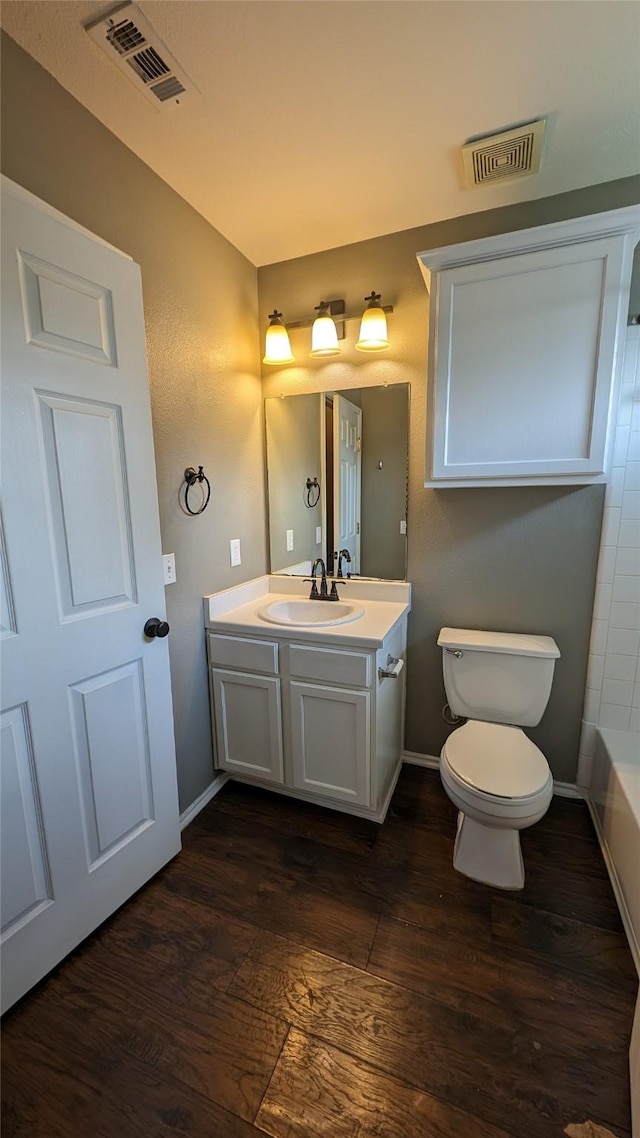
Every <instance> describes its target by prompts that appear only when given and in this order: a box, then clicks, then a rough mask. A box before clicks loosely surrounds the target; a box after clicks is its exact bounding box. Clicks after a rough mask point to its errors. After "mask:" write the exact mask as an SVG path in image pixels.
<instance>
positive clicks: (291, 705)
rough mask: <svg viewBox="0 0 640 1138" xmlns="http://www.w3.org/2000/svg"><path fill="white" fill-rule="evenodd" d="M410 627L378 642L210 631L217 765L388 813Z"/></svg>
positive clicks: (315, 796)
mask: <svg viewBox="0 0 640 1138" xmlns="http://www.w3.org/2000/svg"><path fill="white" fill-rule="evenodd" d="M406 628H407V621H406V616H404V617H403V618H402V619H401V620H400V621H399V622H398V623H397V624H396V625H395V626H394V627H393V628H391V629H390V631H389V633H388V634H387V635H386V636H385V638H384V641H383V644H382V647H379V648H378V647H362V646H357V645H351V644H343V643H341V644H336V643H333V642H331V640H330V639H329V641H328V642H327V640H326V638H324V639H322V638H319V637H318V638H314V639H311V638H309V639H308V640H305V639H303V638H302V635H300V637H299V638H296V639H291V638H286V639H285V638H280V637H273V636H269V635H268V634H265V636H264V637H258V636H256V635H252V636H250V637H249V636H236V635H232V634H230V633H226V632H225V633H221V632H217V631H209V632H208V634H207V646H208V647H207V651H208V657H209V677H210V690H211V710H212V719H213V734H214V740H215V750H216V765H217V766H218V767H220V768H222V770H225V771H228V772H229V774H231V775H232V776H233V777H234V778H237V779H241V780H242V781H246V782H253V783H258V784H261V785H269V786H270V787H272V788H273V789H279V790H280V791H282V792H283V793H285V794H290V795H294V796H296V797H299V798H303V799H305V800H307V801H313V802H318V803H320V804H322V805H325V806H333V807H334V808H336V809H339V810H345V811H349V812H352V813H357V814H361V815H363V816H365V817H370V818H373V819H375V820H378V821H382V819H383V818H384V815H385V813H386V809H387V806H388V803H389V799H390V797H391V793H392V791H393V787H394V785H395V781H396V778H397V774H398V771H399V767H400V762H401V753H402V746H403V735H404V692H405V673H404V658H405V651H406ZM388 672H390V673H391V674H390V675H386V674H385V673H388Z"/></svg>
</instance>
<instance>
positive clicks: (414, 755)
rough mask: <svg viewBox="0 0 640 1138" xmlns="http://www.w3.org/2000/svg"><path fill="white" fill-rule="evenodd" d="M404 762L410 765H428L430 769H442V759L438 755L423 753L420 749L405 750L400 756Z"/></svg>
mask: <svg viewBox="0 0 640 1138" xmlns="http://www.w3.org/2000/svg"><path fill="white" fill-rule="evenodd" d="M400 757H401V759H402V762H403V763H406V764H407V766H410V767H428V768H429V769H430V770H439V769H440V759H439V758H437V756H436V755H421V754H419V752H418V751H403V752H402V755H401V756H400Z"/></svg>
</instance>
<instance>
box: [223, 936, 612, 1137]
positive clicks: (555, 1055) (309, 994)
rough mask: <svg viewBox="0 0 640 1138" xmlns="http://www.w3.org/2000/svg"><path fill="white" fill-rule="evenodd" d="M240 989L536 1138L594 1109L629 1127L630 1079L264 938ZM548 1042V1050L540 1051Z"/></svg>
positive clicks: (368, 1059)
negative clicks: (583, 1063)
mask: <svg viewBox="0 0 640 1138" xmlns="http://www.w3.org/2000/svg"><path fill="white" fill-rule="evenodd" d="M230 992H231V993H233V994H234V995H237V996H238V997H240V998H242V999H245V1000H247V1002H249V1003H251V1004H254V1005H255V1006H257V1007H260V1008H267V1009H268V1010H269V1011H270V1012H271V1014H272V1015H274V1016H276V1017H278V1018H281V1019H286V1020H288V1021H289V1022H291V1023H292V1024H293V1025H294V1026H296V1027H298V1028H299V1029H300V1030H301V1031H304V1032H305V1033H307V1034H310V1035H314V1036H317V1037H319V1038H320V1039H322V1040H323V1041H324V1042H325V1043H328V1044H330V1045H332V1046H334V1047H338V1048H340V1049H341V1050H344V1051H347V1052H348V1053H349V1054H351V1055H352V1056H354V1057H356V1058H358V1059H359V1060H361V1061H363V1062H364V1063H369V1064H371V1065H372V1066H374V1067H376V1068H378V1069H380V1070H382V1071H384V1072H386V1073H387V1074H389V1075H391V1076H393V1077H394V1078H398V1079H400V1080H401V1081H403V1082H407V1083H408V1084H409V1085H411V1086H413V1087H414V1088H415V1089H416V1090H421V1091H424V1092H425V1093H427V1094H431V1095H434V1096H435V1097H437V1098H439V1099H441V1100H442V1101H445V1102H449V1103H451V1104H453V1105H455V1106H457V1107H458V1108H459V1109H461V1110H463V1111H467V1112H468V1113H470V1114H472V1115H477V1116H478V1117H479V1118H482V1119H483V1120H484V1121H485V1122H487V1123H489V1124H491V1125H494V1126H500V1125H502V1122H503V1120H504V1119H505V1118H509V1119H510V1120H511V1121H510V1126H511V1129H514V1130H515V1133H516V1134H517V1135H519V1136H520V1135H525V1134H526V1135H527V1136H528V1138H547V1136H548V1135H549V1127H550V1125H551V1124H554V1125H555V1124H557V1123H559V1122H560V1121H561V1120H562V1119H566V1120H571V1119H573V1118H574V1117H575V1115H576V1111H578V1112H581V1111H583V1110H586V1111H588V1117H590V1118H593V1119H594V1120H596V1121H599V1122H602V1123H603V1124H604V1123H607V1122H608V1123H609V1124H614V1125H616V1126H618V1127H619V1128H620V1132H622V1133H624V1132H626V1131H627V1130H628V1128H629V1107H628V1085H627V1079H626V1076H624V1077H617V1076H615V1075H614V1074H612V1073H611V1071H607V1072H606V1073H603V1072H602V1071H599V1070H597V1069H594V1068H592V1067H591V1068H588V1070H587V1069H586V1068H583V1067H582V1066H581V1064H580V1063H579V1062H578V1061H576V1060H574V1059H573V1058H571V1057H569V1058H568V1057H566V1056H564V1055H562V1054H561V1053H559V1052H558V1051H557V1050H555V1049H554V1048H553V1046H552V1045H551V1044H550V1042H549V1041H548V1040H547V1041H545V1043H544V1044H542V1043H540V1041H533V1040H532V1039H530V1038H527V1037H526V1035H524V1034H522V1033H520V1032H510V1031H505V1030H504V1029H502V1028H500V1027H498V1026H496V1025H495V1024H494V1023H493V1022H491V1021H490V1020H484V1019H480V1018H478V1017H475V1016H473V1015H470V1014H469V1013H468V1012H460V1011H459V1010H458V1009H454V1008H451V1007H448V1006H446V1005H444V1004H442V1003H440V1002H438V1001H437V1000H435V999H434V1000H432V999H429V998H426V997H424V996H420V995H418V994H417V993H416V992H410V991H408V990H407V989H405V988H401V987H399V986H397V985H395V984H391V983H389V982H387V981H384V980H379V979H377V978H376V977H373V976H371V975H369V974H366V973H363V972H362V971H360V970H359V969H356V968H353V967H351V966H349V965H345V964H342V963H340V962H338V961H335V960H332V959H330V958H329V957H326V956H322V955H320V954H319V953H315V952H310V951H308V950H305V949H302V948H300V947H299V946H297V945H294V944H291V943H290V942H287V941H286V940H284V938H282V937H276V936H273V935H272V934H270V933H261V934H260V935H259V936H258V937H257V938H256V940H255V942H254V944H253V946H252V948H251V950H250V952H249V954H248V956H247V958H246V959H245V961H244V963H243V964H242V966H241V968H240V970H239V972H238V974H237V976H236V978H235V980H234V981H233V984H232V985H231V988H230ZM535 1043H538V1046H537V1047H536V1046H535Z"/></svg>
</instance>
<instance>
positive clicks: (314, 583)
mask: <svg viewBox="0 0 640 1138" xmlns="http://www.w3.org/2000/svg"><path fill="white" fill-rule="evenodd" d="M304 580H305V581H309V582H310V583H311V592H310V593H309V600H313V599H314V598H317V597H318V583H317V581H316V579H315V577H305V578H304Z"/></svg>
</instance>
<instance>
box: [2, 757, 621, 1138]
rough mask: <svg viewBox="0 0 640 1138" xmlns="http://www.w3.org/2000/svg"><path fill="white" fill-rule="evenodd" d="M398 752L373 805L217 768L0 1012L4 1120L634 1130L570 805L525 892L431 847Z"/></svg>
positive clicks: (520, 1131)
mask: <svg viewBox="0 0 640 1138" xmlns="http://www.w3.org/2000/svg"><path fill="white" fill-rule="evenodd" d="M454 823H455V811H454V810H453V808H452V806H451V804H450V803H449V801H448V799H447V798H446V797H445V796H444V794H443V792H442V790H441V787H440V784H439V780H438V777H437V774H435V773H434V772H430V771H422V770H418V769H415V768H409V769H407V768H405V769H404V771H403V773H402V776H401V780H400V783H399V786H398V789H397V791H396V793H395V796H394V799H393V803H392V808H391V811H390V814H389V817H388V819H387V822H386V823H385V825H384V826H383V827H381V828H380V827H378V826H376V825H375V824H373V823H369V822H365V821H362V820H359V819H356V818H350V817H348V816H346V815H341V814H335V813H330V812H328V811H323V810H319V809H316V808H315V807H311V806H306V805H304V804H302V803H296V802H293V801H292V800H291V799H285V798H282V797H279V796H276V795H273V794H269V793H267V792H262V791H254V790H251V789H249V788H245V787H241V786H239V785H237V784H228V785H227V786H226V787H225V788H224V790H223V791H222V792H221V794H220V795H219V796H218V797H217V798H216V799H215V800H214V801H213V802H212V803H211V804H210V806H209V807H207V809H206V810H205V811H203V812H202V813H201V814H200V815H199V817H198V818H197V819H196V821H195V822H194V823H193V825H191V826H190V827H189V829H188V830H186V831H185V834H184V850H183V852H182V853H181V854H180V855H179V856H178V857H177V858H176V859H175V860H174V861H173V862H172V863H171V864H170V865H169V866H168V867H167V868H166V869H165V870H163V872H162V873H160V874H159V875H158V876H157V877H156V878H155V879H154V881H153V882H151V883H150V884H149V885H148V886H147V887H146V888H145V889H143V890H142V891H141V892H140V893H139V894H138V895H137V896H136V897H135V898H134V899H133V900H132V901H131V902H130V903H129V904H128V905H126V906H125V907H124V908H123V909H121V910H120V912H119V913H117V914H116V915H115V916H114V917H113V918H112V919H111V920H109V921H108V922H107V923H106V924H105V925H103V926H102V928H101V929H100V930H99V931H98V932H97V933H96V934H95V935H94V936H93V937H91V938H90V939H89V940H88V941H86V942H85V943H84V944H83V945H82V946H81V948H80V949H78V951H77V952H75V953H74V954H73V955H72V956H70V957H69V958H68V959H67V960H66V961H65V962H64V963H63V964H62V965H61V966H60V967H59V968H58V969H57V970H56V971H55V972H54V973H52V975H51V976H50V977H49V978H48V979H47V980H46V981H45V982H44V983H43V984H41V985H40V986H39V987H38V989H37V990H36V991H35V992H33V993H32V994H31V995H30V996H28V997H27V998H26V999H25V1000H23V1001H22V1003H21V1004H20V1005H19V1006H18V1007H16V1008H15V1009H14V1010H13V1011H12V1012H11V1013H9V1015H8V1016H7V1017H6V1019H5V1024H4V1035H3V1085H2V1095H3V1110H4V1120H3V1136H4V1138H10V1136H11V1138H14V1136H15V1138H18V1136H20V1138H22V1136H24V1138H27V1136H28V1138H45V1136H46V1138H70V1136H73V1138H76V1136H83V1138H123V1136H124V1138H156V1136H157V1138H167V1136H169V1135H173V1136H174V1138H175V1136H178V1135H179V1136H184V1135H188V1136H191V1138H193V1136H198V1138H205V1136H206V1138H250V1136H251V1135H253V1136H254V1138H258V1136H259V1135H260V1134H269V1135H273V1136H275V1138H316V1136H319V1138H347V1136H348V1138H454V1136H455V1138H461V1136H464V1138H551V1136H554V1135H558V1136H560V1135H563V1134H564V1131H565V1127H566V1126H567V1125H568V1124H570V1123H574V1124H575V1123H583V1122H586V1121H587V1120H590V1121H592V1122H594V1123H597V1124H599V1125H601V1126H604V1127H606V1128H607V1130H608V1131H611V1132H612V1133H613V1134H614V1135H616V1136H619V1138H623V1136H624V1138H626V1136H627V1135H629V1134H630V1118H629V1090H628V1069H627V1051H628V1046H629V1035H630V1031H631V1022H632V1015H633V1006H634V1001H635V994H636V988H637V979H636V976H635V973H634V969H633V964H632V961H631V957H630V954H629V951H628V948H627V945H626V941H625V937H624V933H623V930H622V927H621V924H620V919H619V916H618V912H617V909H616V905H615V902H614V899H613V895H612V893H611V889H610V886H609V882H608V879H607V875H606V871H605V868H604V864H603V861H602V858H601V855H600V851H599V847H598V845H597V842H596V840H595V835H594V832H593V829H592V826H591V822H590V819H589V816H588V813H587V810H586V807H585V806H584V805H583V804H582V803H579V802H573V801H568V800H563V799H554V801H553V803H552V806H551V809H550V810H549V813H548V815H547V817H546V818H545V819H544V821H543V822H541V823H540V824H539V825H538V826H536V827H535V828H533V829H532V830H529V831H526V832H525V833H524V835H523V849H524V859H525V866H526V872H527V883H526V887H525V889H524V891H523V892H522V893H519V894H508V893H503V892H500V891H497V890H491V889H488V888H486V887H484V886H482V885H478V884H475V883H474V882H471V881H469V880H467V879H466V878H463V877H461V876H460V875H459V874H456V873H455V872H454V871H453V869H452V866H451V856H452V847H453V834H454Z"/></svg>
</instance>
